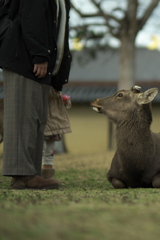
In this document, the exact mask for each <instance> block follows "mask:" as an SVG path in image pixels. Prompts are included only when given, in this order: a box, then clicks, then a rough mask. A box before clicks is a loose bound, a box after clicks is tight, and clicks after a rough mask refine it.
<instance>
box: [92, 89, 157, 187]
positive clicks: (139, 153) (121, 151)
mask: <svg viewBox="0 0 160 240" xmlns="http://www.w3.org/2000/svg"><path fill="white" fill-rule="evenodd" d="M158 91H159V90H158V88H150V89H148V90H147V91H145V92H141V87H139V86H134V87H132V88H131V90H121V91H118V92H117V93H116V94H114V95H113V96H110V97H104V98H99V99H96V100H94V101H93V102H91V106H92V108H93V110H94V111H96V112H98V113H103V114H105V115H107V117H108V119H109V120H110V121H112V122H113V123H114V124H115V125H116V130H115V137H116V151H115V154H114V157H113V159H112V161H111V166H110V169H109V171H108V173H107V179H108V181H109V182H110V183H111V185H112V187H114V188H116V189H121V188H160V133H154V132H152V131H151V129H150V126H151V122H152V111H151V102H152V101H153V99H154V98H155V97H156V96H157V94H158Z"/></svg>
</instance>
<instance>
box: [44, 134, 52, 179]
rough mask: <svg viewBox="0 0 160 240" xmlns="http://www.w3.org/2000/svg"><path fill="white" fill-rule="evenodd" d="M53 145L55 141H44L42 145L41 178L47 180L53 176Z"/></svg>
mask: <svg viewBox="0 0 160 240" xmlns="http://www.w3.org/2000/svg"><path fill="white" fill-rule="evenodd" d="M54 145H55V141H53V140H48V139H47V140H46V139H44V143H43V157H42V177H43V178H45V179H47V178H51V177H53V176H54V174H55V169H54V168H53V164H54V152H55V150H54Z"/></svg>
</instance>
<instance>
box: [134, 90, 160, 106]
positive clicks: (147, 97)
mask: <svg viewBox="0 0 160 240" xmlns="http://www.w3.org/2000/svg"><path fill="white" fill-rule="evenodd" d="M157 94H158V88H150V89H148V90H147V91H145V92H144V93H140V94H138V98H137V103H138V104H139V105H142V104H147V103H150V102H151V101H153V99H154V98H155V97H156V96H157Z"/></svg>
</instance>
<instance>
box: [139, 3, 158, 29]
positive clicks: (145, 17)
mask: <svg viewBox="0 0 160 240" xmlns="http://www.w3.org/2000/svg"><path fill="white" fill-rule="evenodd" d="M158 3H159V0H152V1H151V3H150V5H149V6H148V8H147V9H146V11H145V13H144V15H143V17H142V18H141V19H139V20H138V29H137V32H138V31H139V30H140V29H142V28H143V27H144V25H145V24H146V22H147V20H148V18H149V17H150V15H151V14H152V12H153V10H154V9H155V8H156V7H157V5H158Z"/></svg>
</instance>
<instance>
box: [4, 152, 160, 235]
mask: <svg viewBox="0 0 160 240" xmlns="http://www.w3.org/2000/svg"><path fill="white" fill-rule="evenodd" d="M113 154H114V153H113V152H106V153H97V154H83V155H80V154H79V155H71V154H66V155H65V154H64V155H56V158H55V168H56V177H57V178H58V179H59V180H61V181H62V182H63V183H64V185H63V186H62V187H61V188H60V189H58V190H47V191H44V190H39V191H38V190H36V191H35V190H12V189H10V186H9V184H10V179H9V178H6V177H0V184H1V187H0V209H1V211H0V219H1V221H0V240H10V239H12V240H22V239H23V240H30V239H34V240H44V239H45V240H49V239H55V240H63V239H64V240H75V239H76V240H82V239H83V240H97V239H101V240H103V239H104V240H106V239H107V240H116V239H118V240H122V239H123V240H128V239H130V240H135V239H136V240H142V239H144V240H151V239H152V240H155V239H157V240H158V239H159V235H160V228H159V221H160V211H159V209H160V190H159V189H141V188H139V189H122V190H116V189H113V188H112V186H111V185H110V184H109V183H108V182H107V180H106V173H107V171H108V169H109V166H110V160H111V158H112V156H113Z"/></svg>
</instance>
